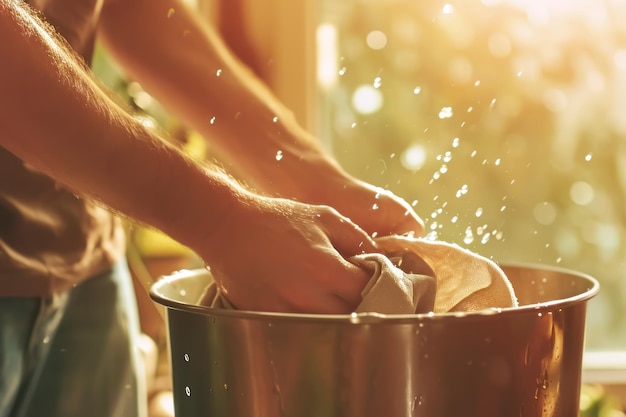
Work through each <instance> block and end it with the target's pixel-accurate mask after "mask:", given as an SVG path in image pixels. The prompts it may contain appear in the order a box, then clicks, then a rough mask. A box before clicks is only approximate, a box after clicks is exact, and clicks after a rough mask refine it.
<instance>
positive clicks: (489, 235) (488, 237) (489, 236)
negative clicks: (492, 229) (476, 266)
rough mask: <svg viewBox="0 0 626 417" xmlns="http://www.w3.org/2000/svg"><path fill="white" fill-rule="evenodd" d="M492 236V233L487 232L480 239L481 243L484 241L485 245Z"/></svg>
mask: <svg viewBox="0 0 626 417" xmlns="http://www.w3.org/2000/svg"><path fill="white" fill-rule="evenodd" d="M490 238H491V233H485V234H484V236H483V237H482V239H480V243H482V244H483V245H484V244H486V243H487V242H489V239H490Z"/></svg>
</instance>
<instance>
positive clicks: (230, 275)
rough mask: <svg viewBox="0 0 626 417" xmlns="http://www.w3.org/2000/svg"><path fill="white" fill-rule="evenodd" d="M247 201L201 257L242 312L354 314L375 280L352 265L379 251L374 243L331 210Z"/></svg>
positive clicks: (233, 212)
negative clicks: (361, 255) (354, 260)
mask: <svg viewBox="0 0 626 417" xmlns="http://www.w3.org/2000/svg"><path fill="white" fill-rule="evenodd" d="M249 197H250V200H249V201H244V202H243V204H237V205H235V207H232V210H230V211H229V213H228V214H226V215H225V216H224V217H222V221H220V222H219V224H218V225H217V226H216V227H215V228H214V229H213V230H212V231H211V232H210V236H209V239H208V240H207V246H206V248H205V249H206V250H205V251H204V253H203V252H199V253H200V254H201V255H202V254H204V255H205V256H206V257H205V261H207V263H208V265H210V268H211V271H212V273H213V275H214V277H215V279H216V282H217V285H218V287H219V288H220V290H221V291H222V293H223V295H224V296H225V297H226V298H227V299H228V300H229V301H230V302H231V303H232V304H233V305H234V306H235V307H236V308H237V309H243V310H261V311H282V312H302V313H349V312H351V311H353V310H354V308H355V307H356V306H357V305H358V303H359V302H360V300H361V291H362V289H363V288H364V287H365V285H366V283H367V281H368V280H369V274H368V273H367V272H365V271H364V270H362V269H360V268H359V267H357V266H355V265H353V264H351V263H350V262H348V261H347V260H346V258H348V257H350V256H352V255H355V254H359V253H364V252H372V251H374V250H375V247H374V243H373V242H372V240H371V239H370V238H369V236H368V235H367V234H366V233H365V232H364V231H363V230H361V229H360V228H359V227H358V226H356V225H355V224H354V223H352V222H351V221H350V220H349V219H347V218H345V217H343V216H341V215H340V214H339V213H338V212H337V211H336V210H334V209H332V208H330V207H327V206H311V205H306V204H301V203H297V202H294V201H290V200H285V199H275V198H265V197H256V196H252V195H251V196H249Z"/></svg>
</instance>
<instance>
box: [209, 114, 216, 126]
mask: <svg viewBox="0 0 626 417" xmlns="http://www.w3.org/2000/svg"><path fill="white" fill-rule="evenodd" d="M209 123H210V124H212V125H214V124H215V116H213V117H211V120H209Z"/></svg>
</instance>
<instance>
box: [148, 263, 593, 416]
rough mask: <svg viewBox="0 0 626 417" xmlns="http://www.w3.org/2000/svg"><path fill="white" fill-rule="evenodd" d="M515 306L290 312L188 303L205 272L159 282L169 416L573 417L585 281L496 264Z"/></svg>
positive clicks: (155, 292)
mask: <svg viewBox="0 0 626 417" xmlns="http://www.w3.org/2000/svg"><path fill="white" fill-rule="evenodd" d="M503 268H504V270H505V272H506V273H507V275H508V277H509V278H510V280H511V282H512V284H513V287H514V289H515V291H516V293H517V295H518V298H519V301H520V304H521V307H519V308H516V309H503V310H498V311H496V310H494V311H490V312H477V313H467V314H443V315H405V316H381V315H378V314H359V315H352V316H350V315H336V316H322V315H301V314H274V313H262V312H244V311H232V310H214V309H210V308H205V307H199V306H195V305H193V304H194V302H195V301H196V300H197V298H198V296H199V295H200V294H201V293H202V291H203V289H204V288H205V286H206V285H207V284H208V283H209V282H211V275H210V273H209V272H207V271H206V270H195V271H180V272H177V273H174V274H173V275H171V276H168V277H164V278H163V279H162V280H160V281H159V282H158V283H156V284H155V285H154V286H153V288H152V291H151V297H152V298H153V300H155V301H156V302H158V303H159V304H162V305H164V306H166V307H167V318H168V327H169V336H170V347H171V355H172V358H171V359H172V372H173V384H174V405H175V411H176V416H177V417H205V416H219V417H239V416H241V417H244V416H245V417H279V416H280V417H314V416H315V417H318V416H319V417H370V416H371V417H407V416H418V417H444V416H445V417H461V416H462V417H471V416H475V417H491V416H493V417H496V416H497V417H520V416H531V417H535V416H537V417H538V416H542V417H555V416H561V417H572V416H576V415H578V409H579V396H580V383H581V366H582V354H583V345H584V332H585V316H586V308H587V301H588V300H589V299H590V298H592V297H593V296H594V295H595V294H596V293H597V291H598V288H599V285H598V283H597V281H596V280H594V279H593V278H591V277H589V276H587V275H584V274H581V273H577V272H573V271H568V270H563V269H554V268H546V267H538V266H529V265H507V266H504V267H503Z"/></svg>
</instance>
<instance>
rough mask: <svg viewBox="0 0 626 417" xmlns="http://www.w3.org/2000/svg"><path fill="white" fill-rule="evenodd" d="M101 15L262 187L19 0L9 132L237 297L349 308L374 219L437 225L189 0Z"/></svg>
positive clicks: (185, 112) (279, 306)
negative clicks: (329, 144)
mask: <svg viewBox="0 0 626 417" xmlns="http://www.w3.org/2000/svg"><path fill="white" fill-rule="evenodd" d="M98 28H99V33H98V35H99V36H101V39H102V40H103V41H104V43H105V45H106V47H107V49H108V50H109V51H110V53H111V54H112V55H113V56H114V57H115V58H116V60H117V61H118V62H119V63H120V65H121V66H122V67H123V68H124V70H126V71H127V72H128V74H129V75H130V76H131V77H132V78H133V79H136V80H138V81H139V82H140V83H141V84H142V86H143V87H144V88H145V89H146V90H147V91H148V92H150V93H151V94H152V95H153V96H154V97H156V98H157V99H158V100H159V101H160V102H161V103H162V104H163V105H165V106H166V107H167V108H168V109H170V110H171V111H172V112H173V113H174V114H175V115H176V116H178V117H179V118H180V119H181V120H182V121H183V122H184V123H186V124H187V125H188V126H189V127H191V128H193V129H195V130H196V131H198V132H199V133H200V134H202V135H203V136H204V137H206V138H207V140H209V141H210V145H211V149H212V150H214V152H215V154H216V155H217V156H218V157H219V159H220V161H221V163H222V164H223V165H224V166H226V167H228V169H229V172H230V173H231V174H234V175H236V176H237V178H238V179H242V180H245V181H246V184H247V185H246V186H243V185H241V183H240V182H239V181H236V180H234V179H233V177H231V176H230V175H229V174H227V173H225V172H224V171H223V170H222V169H221V168H218V167H217V166H216V165H214V164H212V163H209V162H207V163H203V164H199V163H198V162H196V161H192V160H191V159H189V158H188V157H187V156H185V155H184V154H183V153H182V152H181V151H180V150H179V149H178V148H177V147H176V146H174V145H172V144H171V143H170V142H169V141H168V140H167V138H166V137H165V136H164V135H163V134H161V133H159V132H155V131H154V130H150V129H148V128H146V127H145V126H143V125H142V124H141V123H139V122H138V121H137V120H136V119H135V118H133V116H132V115H131V114H130V113H129V112H128V110H127V109H126V108H124V106H122V105H120V104H119V103H117V102H116V100H115V99H113V98H112V95H111V94H110V93H107V92H106V91H104V90H103V89H102V88H101V86H100V85H99V83H98V81H97V80H95V79H94V78H93V76H92V74H91V73H90V72H89V70H88V69H87V68H86V67H85V66H84V65H83V63H82V60H81V58H80V57H78V56H77V55H75V54H74V53H73V52H71V50H70V48H69V47H66V45H65V42H64V40H62V39H60V38H59V37H57V36H55V35H54V31H53V30H52V29H51V28H50V27H49V26H47V25H46V24H45V23H43V22H41V21H39V20H38V19H37V18H36V17H35V15H34V14H33V13H31V12H30V11H29V10H28V9H26V6H24V5H23V4H22V3H21V2H19V1H15V0H0V39H2V42H0V62H2V64H1V65H0V97H2V99H1V100H0V129H1V130H2V131H1V132H0V145H1V146H3V147H5V148H7V149H8V150H9V151H10V152H12V153H14V154H15V155H17V156H18V157H20V158H21V159H22V160H24V161H25V162H26V163H28V164H29V165H30V166H32V167H34V168H35V169H38V170H41V171H43V172H45V173H47V174H48V175H50V176H51V177H53V178H55V179H56V180H57V181H58V182H59V183H61V184H63V185H64V186H66V187H68V188H70V189H72V190H74V191H75V192H76V193H77V194H79V195H80V196H82V197H83V198H92V199H95V200H97V201H100V202H101V203H102V204H104V205H106V206H108V207H110V208H111V209H113V210H115V211H117V212H119V213H122V214H123V215H125V216H128V217H130V218H132V219H135V220H137V221H139V222H141V223H144V224H147V225H151V226H153V227H156V228H158V229H160V230H162V231H164V232H165V233H167V234H169V235H170V236H171V237H173V238H174V239H176V240H178V241H179V242H181V243H183V244H185V245H187V246H189V247H190V248H192V249H193V250H194V251H196V253H197V254H198V255H199V256H201V257H202V258H203V259H204V260H205V262H206V263H207V264H208V265H210V267H211V269H212V271H213V273H214V274H215V275H216V279H217V281H218V285H219V286H220V288H221V289H222V291H224V293H225V294H226V296H227V297H228V298H229V300H230V301H231V302H232V303H233V304H234V305H235V306H236V307H238V308H241V309H256V310H268V311H296V312H324V313H331V312H335V313H339V312H350V311H352V309H353V308H354V307H355V306H356V304H357V303H358V301H359V299H360V298H359V297H360V291H361V289H362V288H363V287H364V285H365V283H366V282H367V279H368V276H367V274H366V273H365V272H364V271H362V270H361V269H360V268H358V267H356V266H355V265H353V264H351V263H350V262H348V261H346V258H348V257H350V256H352V255H354V254H357V253H363V252H371V251H375V250H376V248H375V246H374V243H373V241H372V240H371V238H370V236H369V235H371V234H374V233H375V234H376V235H379V236H380V235H387V234H394V233H414V234H417V235H420V234H422V231H423V225H422V222H421V220H420V219H419V217H418V216H417V215H416V214H415V213H414V211H413V210H412V209H411V207H410V206H409V205H408V204H407V203H406V202H405V201H404V200H402V199H400V198H398V197H396V196H394V195H393V194H391V193H390V192H388V191H384V190H382V189H380V188H378V187H375V186H373V185H371V184H368V183H365V182H363V181H360V180H358V179H356V178H354V177H352V176H350V175H349V174H347V173H346V172H345V171H344V170H343V169H342V168H341V167H340V166H339V165H338V164H337V163H336V161H334V160H333V159H332V158H331V157H330V156H329V155H328V154H326V153H325V152H324V151H323V150H322V148H321V146H320V145H319V143H318V142H317V140H316V139H315V138H314V137H313V136H311V135H310V134H309V133H307V132H306V131H304V129H302V127H301V126H300V125H299V124H298V123H297V121H296V120H295V118H294V117H293V115H292V114H291V113H290V112H289V111H288V110H287V109H286V108H284V106H283V105H282V104H281V103H280V102H279V101H278V100H277V99H276V98H275V97H274V96H273V95H272V94H271V92H270V91H269V90H268V89H267V88H266V87H265V86H264V85H263V84H262V83H261V82H259V81H258V80H257V79H256V78H255V77H254V76H253V75H252V74H251V72H250V71H248V70H247V69H246V68H245V67H244V66H243V65H241V64H240V63H239V62H238V61H237V60H236V59H234V58H233V56H232V55H231V54H230V53H229V52H228V50H227V49H226V48H225V47H224V45H223V44H222V43H221V41H220V39H219V38H218V37H217V36H216V34H215V33H214V32H213V31H212V29H211V28H210V27H208V26H207V25H206V24H205V23H203V22H202V21H200V20H199V19H198V18H196V17H195V15H194V14H193V13H190V12H189V11H188V10H187V9H185V8H184V7H183V6H182V5H181V4H179V3H177V2H175V1H172V0H123V1H122V0H108V1H107V0H105V1H104V2H103V5H102V14H101V18H100V21H99V24H98ZM81 35H82V34H81V33H76V34H73V37H75V39H81ZM68 40H70V39H69V37H68ZM71 41H72V40H70V42H71ZM76 42H78V41H76ZM211 120H213V121H214V122H213V123H211V122H210V121H211ZM279 151H280V152H281V153H282V155H283V157H282V158H281V159H280V160H277V158H276V154H277V152H279ZM374 205H376V206H377V209H374V208H373V207H374ZM357 225H358V226H357ZM244 260H245V262H244Z"/></svg>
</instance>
